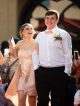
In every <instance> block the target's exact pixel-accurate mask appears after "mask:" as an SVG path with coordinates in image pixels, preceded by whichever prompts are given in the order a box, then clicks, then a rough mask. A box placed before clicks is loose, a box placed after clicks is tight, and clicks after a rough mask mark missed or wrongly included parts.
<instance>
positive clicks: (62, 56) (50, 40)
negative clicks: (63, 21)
mask: <svg viewBox="0 0 80 106" xmlns="http://www.w3.org/2000/svg"><path fill="white" fill-rule="evenodd" d="M46 31H47V30H45V31H42V32H40V33H39V34H38V35H37V37H36V39H35V41H36V42H37V43H38V44H39V61H40V65H41V66H44V67H60V66H65V73H67V74H70V71H71V64H72V42H71V36H70V35H69V33H68V32H66V31H65V30H63V29H60V28H59V27H57V26H56V27H55V28H53V29H52V30H51V31H52V33H50V34H47V33H46ZM59 35H60V37H61V38H62V40H56V39H55V36H59Z"/></svg>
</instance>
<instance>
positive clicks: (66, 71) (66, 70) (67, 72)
mask: <svg viewBox="0 0 80 106" xmlns="http://www.w3.org/2000/svg"><path fill="white" fill-rule="evenodd" d="M71 67H72V66H71V65H70V64H68V65H65V70H64V72H65V73H66V74H68V75H70V74H71Z"/></svg>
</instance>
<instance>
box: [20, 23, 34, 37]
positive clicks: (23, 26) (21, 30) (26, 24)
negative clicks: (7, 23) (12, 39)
mask: <svg viewBox="0 0 80 106" xmlns="http://www.w3.org/2000/svg"><path fill="white" fill-rule="evenodd" d="M28 25H29V26H31V27H32V28H33V26H32V25H31V24H29V23H25V24H23V25H22V26H21V27H20V30H19V35H20V37H21V38H23V35H22V32H23V30H24V28H25V27H26V26H28Z"/></svg>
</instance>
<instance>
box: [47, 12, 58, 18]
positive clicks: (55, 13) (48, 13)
mask: <svg viewBox="0 0 80 106" xmlns="http://www.w3.org/2000/svg"><path fill="white" fill-rule="evenodd" d="M49 15H55V16H56V19H59V12H58V11H56V10H48V11H47V12H46V13H45V17H46V16H49Z"/></svg>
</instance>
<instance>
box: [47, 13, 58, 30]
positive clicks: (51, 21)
mask: <svg viewBox="0 0 80 106" xmlns="http://www.w3.org/2000/svg"><path fill="white" fill-rule="evenodd" d="M57 23H58V19H56V16H55V14H53V15H49V16H46V17H45V25H46V26H47V28H48V29H52V28H54V27H55V26H56V25H57Z"/></svg>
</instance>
